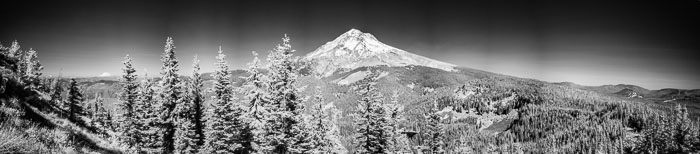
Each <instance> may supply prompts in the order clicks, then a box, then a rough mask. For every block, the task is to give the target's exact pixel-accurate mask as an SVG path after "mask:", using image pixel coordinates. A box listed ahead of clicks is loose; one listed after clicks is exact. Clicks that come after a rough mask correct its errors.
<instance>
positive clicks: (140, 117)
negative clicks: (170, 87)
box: [134, 75, 160, 153]
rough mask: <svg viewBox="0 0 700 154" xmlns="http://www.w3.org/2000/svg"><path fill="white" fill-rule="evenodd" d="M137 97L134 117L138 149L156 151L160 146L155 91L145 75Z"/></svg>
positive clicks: (151, 82)
mask: <svg viewBox="0 0 700 154" xmlns="http://www.w3.org/2000/svg"><path fill="white" fill-rule="evenodd" d="M137 94H138V97H137V100H136V104H135V106H134V113H135V115H134V116H135V117H136V119H137V120H136V123H135V125H136V126H135V129H136V132H137V133H136V134H138V135H139V141H138V143H139V146H138V147H140V148H141V149H140V151H142V152H146V153H158V152H160V150H159V149H160V147H159V145H158V140H159V138H158V134H157V133H156V131H157V125H156V122H157V120H158V113H157V106H156V103H157V102H156V100H155V97H156V92H155V90H154V82H153V81H152V80H151V79H149V78H148V75H145V79H144V80H142V81H141V84H140V86H139V89H138V92H137Z"/></svg>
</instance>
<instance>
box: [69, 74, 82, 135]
mask: <svg viewBox="0 0 700 154" xmlns="http://www.w3.org/2000/svg"><path fill="white" fill-rule="evenodd" d="M82 101H83V94H81V93H80V89H79V88H78V82H76V81H75V79H74V78H71V79H70V87H69V88H68V101H67V102H68V103H69V105H68V120H70V121H71V122H73V123H77V124H83V121H82V120H81V118H80V117H81V116H83V114H82V113H84V112H83V107H82V105H81V103H82Z"/></svg>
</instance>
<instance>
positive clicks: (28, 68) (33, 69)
mask: <svg viewBox="0 0 700 154" xmlns="http://www.w3.org/2000/svg"><path fill="white" fill-rule="evenodd" d="M24 62H25V65H24V66H25V67H24V69H25V72H24V78H25V81H26V83H28V84H29V85H30V87H31V88H38V86H39V77H41V70H43V69H44V67H43V66H41V63H39V57H38V55H37V52H36V51H35V50H34V49H29V51H28V52H27V54H26V55H25V57H24Z"/></svg>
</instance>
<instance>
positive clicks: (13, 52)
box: [7, 40, 21, 59]
mask: <svg viewBox="0 0 700 154" xmlns="http://www.w3.org/2000/svg"><path fill="white" fill-rule="evenodd" d="M19 48H20V46H19V42H17V40H14V41H12V45H11V46H10V48H9V50H7V51H8V53H7V55H8V57H11V58H17V59H19V58H21V56H20V51H19Z"/></svg>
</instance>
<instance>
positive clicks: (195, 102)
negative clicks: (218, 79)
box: [189, 55, 206, 153]
mask: <svg viewBox="0 0 700 154" xmlns="http://www.w3.org/2000/svg"><path fill="white" fill-rule="evenodd" d="M192 67H193V72H192V81H191V82H190V85H189V97H190V100H189V101H191V102H192V108H191V110H192V123H193V124H194V135H195V136H193V137H192V141H193V143H192V149H193V151H191V152H192V153H198V152H199V151H200V150H201V149H202V146H203V145H204V127H205V125H204V123H205V121H206V120H205V119H204V96H203V95H202V88H203V87H204V85H203V83H202V75H201V74H199V70H200V67H199V57H198V56H196V55H195V57H194V62H193V64H192Z"/></svg>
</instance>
